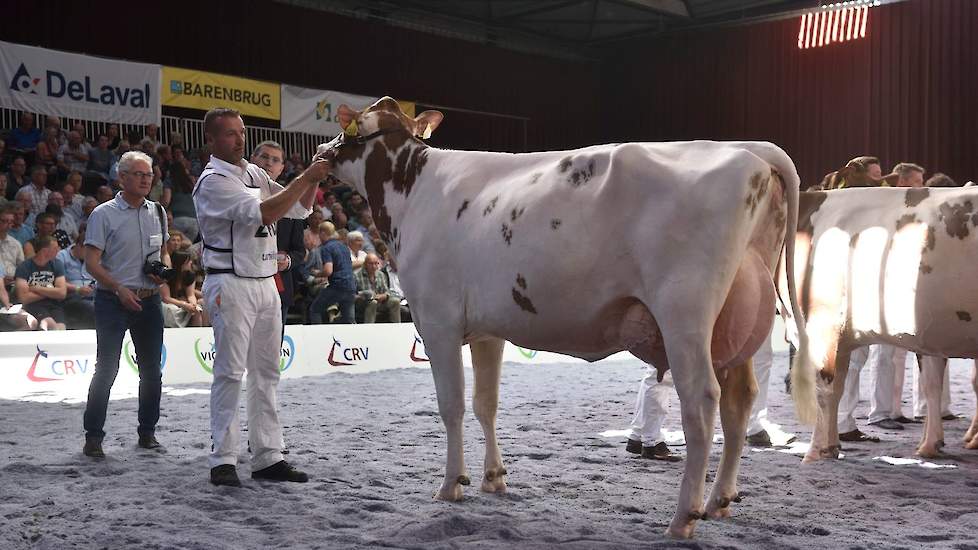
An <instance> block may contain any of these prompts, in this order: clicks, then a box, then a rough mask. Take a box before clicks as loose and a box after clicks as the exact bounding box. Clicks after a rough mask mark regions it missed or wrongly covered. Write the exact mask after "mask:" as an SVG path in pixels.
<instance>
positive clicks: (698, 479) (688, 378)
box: [665, 332, 720, 539]
mask: <svg viewBox="0 0 978 550" xmlns="http://www.w3.org/2000/svg"><path fill="white" fill-rule="evenodd" d="M679 335H681V336H682V337H679V338H671V339H670V338H669V337H668V336H667V337H666V338H665V344H666V354H667V355H668V357H669V365H670V370H672V378H673V381H674V383H675V385H676V392H677V393H678V394H679V403H680V408H681V410H682V419H683V431H684V432H685V434H686V469H685V471H684V472H683V481H682V485H681V486H680V489H679V502H678V503H677V505H676V515H675V516H673V518H672V522H671V523H670V524H669V528H668V529H667V530H666V534H667V535H669V536H671V537H675V538H682V539H688V538H690V537H692V536H693V531H694V529H695V528H696V520H697V519H702V518H703V517H704V513H703V491H704V486H705V484H706V465H707V460H708V459H709V455H710V445H711V444H712V441H713V421H714V418H715V417H716V411H717V402H718V401H719V400H720V384H719V383H718V382H717V378H716V375H715V374H714V372H713V366H712V364H711V360H710V352H709V351H710V347H709V336H708V335H704V336H703V338H702V341H700V340H697V339H696V337H695V332H687V333H685V334H684V333H682V332H680V333H679Z"/></svg>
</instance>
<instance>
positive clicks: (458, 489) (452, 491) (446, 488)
mask: <svg viewBox="0 0 978 550" xmlns="http://www.w3.org/2000/svg"><path fill="white" fill-rule="evenodd" d="M460 477H461V476H460ZM462 497H463V495H462V485H461V484H460V483H458V481H457V480H456V481H454V482H451V483H449V482H447V481H446V482H445V483H444V484H442V486H441V488H440V489H438V492H437V493H435V499H436V500H444V501H445V502H458V501H460V500H462Z"/></svg>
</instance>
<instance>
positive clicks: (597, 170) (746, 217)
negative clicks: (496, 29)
mask: <svg viewBox="0 0 978 550" xmlns="http://www.w3.org/2000/svg"><path fill="white" fill-rule="evenodd" d="M339 117H340V123H341V126H342V127H344V128H347V133H345V134H341V135H340V136H338V137H337V138H336V139H335V140H333V141H332V142H330V143H328V144H323V145H321V146H320V149H319V154H323V155H327V156H329V155H335V157H334V164H335V167H334V173H335V175H336V176H337V177H338V178H339V179H341V180H343V181H346V182H348V183H351V184H353V185H355V186H356V188H357V190H359V191H360V192H361V193H363V194H364V195H365V196H366V197H367V200H368V202H369V204H370V208H371V209H372V210H373V218H374V220H375V222H376V223H377V225H378V228H379V229H380V231H381V232H382V233H383V234H386V235H387V236H388V238H389V239H390V241H391V242H392V243H393V246H392V249H393V252H394V255H395V257H396V260H397V263H398V265H399V267H400V270H399V274H400V279H401V283H402V286H403V288H404V291H405V294H406V296H407V297H408V299H409V300H410V302H411V310H412V317H413V318H414V321H415V323H416V325H417V328H418V331H419V332H420V334H421V336H422V338H424V342H425V349H426V351H427V353H428V356H429V357H430V359H431V368H432V373H433V376H434V380H435V387H436V390H437V394H438V407H439V412H440V414H441V417H442V420H443V421H444V423H445V426H446V429H447V433H448V456H447V465H446V468H445V479H444V482H443V483H442V485H441V488H440V489H439V491H438V493H437V494H436V497H437V498H440V499H444V500H449V501H456V500H459V499H461V498H462V485H468V484H469V478H468V476H466V473H465V463H464V458H463V455H462V420H463V414H464V405H465V399H464V395H463V394H464V388H465V382H464V375H463V370H462V357H461V347H462V345H463V344H465V343H468V344H469V345H470V346H471V351H472V360H473V367H474V368H473V375H474V379H475V383H474V392H473V399H472V400H473V408H474V409H475V414H476V417H477V418H478V420H479V422H480V423H481V424H482V428H483V430H484V431H485V437H486V455H485V466H484V477H483V481H482V490H483V491H487V492H502V491H504V490H505V489H506V482H505V474H506V470H505V468H504V467H503V462H502V456H501V455H500V452H499V447H498V444H497V441H496V434H495V421H496V420H495V419H496V409H497V402H498V392H499V375H500V365H501V357H502V352H503V345H504V343H505V341H506V340H509V341H511V342H513V343H514V344H516V345H518V346H522V347H525V348H531V349H537V350H547V351H553V352H558V353H564V354H567V355H572V356H575V357H580V358H583V359H586V360H591V361H594V360H598V359H601V358H603V357H607V356H608V355H611V354H613V353H616V352H618V351H622V350H628V351H630V352H631V353H633V354H634V355H635V356H637V357H639V358H640V359H642V360H644V361H646V362H649V363H652V364H654V365H656V366H657V367H659V368H660V370H664V369H666V368H669V367H671V369H672V372H673V378H674V380H675V384H676V389H677V390H678V393H679V397H680V401H681V404H682V419H683V428H684V430H685V433H686V441H687V448H688V458H687V461H686V471H685V475H684V477H683V481H682V488H681V491H680V497H679V504H678V508H677V512H676V515H675V516H674V518H673V521H672V523H671V525H670V527H669V530H668V532H669V534H671V535H673V536H677V537H689V536H691V535H692V533H693V528H694V525H695V520H696V519H698V518H701V517H706V516H709V517H717V518H718V517H725V516H727V515H728V514H729V509H728V506H729V504H730V502H731V501H733V500H735V499H736V498H737V485H736V482H737V480H736V477H737V469H738V467H739V460H740V452H741V450H742V447H743V444H744V436H745V433H744V432H745V431H746V422H747V417H748V415H749V413H750V407H751V402H752V400H753V396H754V394H755V393H756V383H755V382H754V379H753V375H752V372H751V370H750V365H749V358H750V357H751V356H752V355H753V354H754V352H755V350H757V348H758V347H759V345H760V343H761V341H762V339H763V338H764V337H765V336H766V335H767V334H768V330H769V328H770V326H771V323H772V317H771V315H770V312H771V311H772V310H773V308H774V305H775V300H776V292H775V288H774V279H773V273H774V272H775V269H776V267H777V263H778V259H779V257H780V255H781V251H782V245H783V240H784V235H785V230H786V227H787V231H788V232H789V233H788V234H794V228H795V225H796V216H797V195H798V176H797V173H796V172H795V168H794V165H793V164H792V162H791V159H789V158H788V156H787V155H786V154H785V153H784V152H783V151H782V150H781V149H779V148H778V147H776V146H774V145H772V144H769V143H714V142H689V143H661V144H650V143H627V144H621V145H602V146H595V147H588V148H585V149H578V150H574V151H553V152H544V153H528V154H508V153H487V152H471V151H450V150H439V149H434V148H430V147H428V146H426V145H425V144H424V143H423V142H422V141H421V140H419V139H417V138H416V136H419V135H424V136H427V135H430V132H431V131H432V130H434V129H435V127H437V125H438V124H439V122H440V121H441V119H442V115H441V113H438V112H435V111H426V112H424V113H421V114H420V115H419V116H418V117H417V118H414V119H412V118H410V117H408V116H407V115H405V114H404V113H403V112H402V111H401V110H400V108H399V107H398V105H397V103H396V102H395V101H394V100H392V99H390V98H383V99H381V100H380V101H378V102H377V103H375V104H374V105H372V106H370V107H368V108H367V109H365V110H364V111H362V112H356V111H352V110H350V109H349V108H346V107H345V106H344V107H341V109H340V110H339ZM609 243H611V245H610V246H609ZM787 254H788V256H789V257H791V247H790V246H789V247H788V249H787ZM799 326H800V327H802V326H803V325H802V324H801V323H799ZM802 334H804V331H803V329H802ZM796 371H797V372H798V373H799V376H796V383H797V384H798V385H797V386H796V390H797V392H798V395H799V396H801V399H800V401H799V405H798V407H799V409H800V411H801V412H802V413H803V414H808V415H809V416H811V417H812V418H813V415H814V412H815V395H814V383H815V380H814V370H813V369H796ZM805 373H808V374H810V376H809V377H808V379H804V376H803V375H804V374H805ZM721 389H722V391H721ZM806 390H807V391H806ZM718 401H719V404H720V411H721V421H722V424H723V430H724V434H725V443H724V449H723V456H722V459H721V462H720V466H719V472H718V474H717V478H716V483H715V484H714V487H713V494H712V496H711V498H710V500H709V502H708V504H707V506H706V509H705V512H704V510H703V508H702V506H703V491H704V484H705V475H706V466H707V459H708V454H709V446H710V441H711V437H712V433H713V422H714V416H715V413H716V408H717V403H718Z"/></svg>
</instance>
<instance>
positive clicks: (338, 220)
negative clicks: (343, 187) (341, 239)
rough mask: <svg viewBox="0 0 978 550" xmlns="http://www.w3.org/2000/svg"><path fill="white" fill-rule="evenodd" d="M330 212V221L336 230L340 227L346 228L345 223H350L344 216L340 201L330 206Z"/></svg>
mask: <svg viewBox="0 0 978 550" xmlns="http://www.w3.org/2000/svg"><path fill="white" fill-rule="evenodd" d="M330 211H331V212H332V217H331V218H330V221H332V222H333V225H335V226H336V229H337V231H338V230H340V229H346V228H347V227H346V226H347V224H349V223H350V219H349V218H347V217H346V212H345V211H344V210H343V205H342V204H340V203H336V204H334V205H333V206H332V207H330Z"/></svg>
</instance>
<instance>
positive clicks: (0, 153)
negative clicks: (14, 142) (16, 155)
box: [0, 139, 10, 172]
mask: <svg viewBox="0 0 978 550" xmlns="http://www.w3.org/2000/svg"><path fill="white" fill-rule="evenodd" d="M7 170H10V161H9V159H8V158H7V142H6V141H4V140H2V139H0V172H6V171H7Z"/></svg>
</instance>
